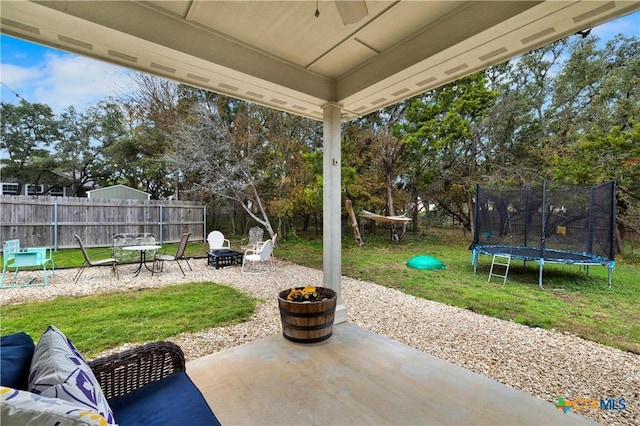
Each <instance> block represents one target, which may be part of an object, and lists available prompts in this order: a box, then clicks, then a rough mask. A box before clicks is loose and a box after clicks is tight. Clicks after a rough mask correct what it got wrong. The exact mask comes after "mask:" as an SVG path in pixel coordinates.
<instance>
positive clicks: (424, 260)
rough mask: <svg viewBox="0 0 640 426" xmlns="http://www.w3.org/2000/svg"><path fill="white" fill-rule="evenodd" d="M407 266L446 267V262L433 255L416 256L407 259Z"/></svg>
mask: <svg viewBox="0 0 640 426" xmlns="http://www.w3.org/2000/svg"><path fill="white" fill-rule="evenodd" d="M407 266H408V267H410V268H415V269H444V268H445V266H444V263H442V262H440V261H439V260H438V259H436V258H435V257H433V256H416V257H412V258H411V259H409V260H407Z"/></svg>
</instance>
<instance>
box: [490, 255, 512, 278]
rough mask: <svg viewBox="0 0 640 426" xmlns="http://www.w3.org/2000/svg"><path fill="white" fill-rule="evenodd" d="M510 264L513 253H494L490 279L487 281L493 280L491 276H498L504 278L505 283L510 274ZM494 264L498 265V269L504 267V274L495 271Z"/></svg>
mask: <svg viewBox="0 0 640 426" xmlns="http://www.w3.org/2000/svg"><path fill="white" fill-rule="evenodd" d="M496 258H497V259H496ZM509 265H511V255H509V254H494V255H493V259H492V260H491V269H490V270H489V279H488V280H487V282H491V277H498V278H502V285H504V284H505V283H506V282H507V275H509ZM494 266H498V269H500V268H504V274H503V275H501V274H499V273H497V272H493V267H494Z"/></svg>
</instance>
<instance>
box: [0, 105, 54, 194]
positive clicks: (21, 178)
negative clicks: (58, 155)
mask: <svg viewBox="0 0 640 426" xmlns="http://www.w3.org/2000/svg"><path fill="white" fill-rule="evenodd" d="M0 116H1V117H2V120H1V125H2V127H1V129H2V132H1V133H0V148H1V149H2V150H5V151H6V152H7V154H8V159H7V161H6V162H4V164H3V170H2V175H3V176H7V177H12V178H15V179H16V180H17V184H18V195H19V194H20V192H21V191H22V187H23V186H24V184H26V183H33V184H38V183H40V182H39V181H38V180H39V177H40V176H42V174H43V171H45V170H48V171H50V170H51V168H52V166H53V165H52V162H51V161H50V156H51V153H50V149H49V148H50V147H51V144H52V143H53V142H54V141H55V140H56V139H57V137H58V130H57V123H56V119H55V117H54V115H53V112H52V111H51V108H49V106H47V105H44V104H40V103H29V102H26V101H24V100H23V101H20V104H19V105H13V104H10V103H5V102H2V103H1V104H0Z"/></svg>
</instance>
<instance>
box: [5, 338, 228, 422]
mask: <svg viewBox="0 0 640 426" xmlns="http://www.w3.org/2000/svg"><path fill="white" fill-rule="evenodd" d="M38 345H40V342H39V343H38ZM72 348H73V346H72ZM34 349H35V345H34V343H33V340H31V338H30V337H29V336H28V335H27V334H25V333H15V334H12V335H8V336H3V337H2V342H1V346H0V359H1V362H2V365H1V366H0V368H1V370H0V376H1V377H0V378H1V381H2V383H0V384H1V385H2V386H3V388H0V389H2V391H0V394H1V395H0V396H1V397H2V404H1V408H2V412H1V417H0V423H2V424H3V425H5V424H6V425H11V424H24V423H23V422H24V417H22V418H20V417H19V416H14V417H11V416H12V414H16V411H15V410H14V411H12V408H11V406H10V404H9V403H7V401H6V399H7V395H8V394H9V393H11V392H10V391H13V392H14V393H15V394H17V393H18V391H17V390H16V389H20V393H21V394H23V395H24V394H28V395H30V396H33V398H34V400H35V401H36V402H38V401H39V399H40V398H41V395H35V396H34V394H32V393H31V392H28V391H27V387H26V385H27V383H29V388H32V386H33V385H32V384H31V381H32V378H33V375H34V372H33V369H34V366H33V364H34V363H35V362H36V361H35V359H36V355H35V354H34ZM36 353H37V350H36ZM32 356H33V359H34V361H32V359H31V357H32ZM78 356H79V354H78ZM87 365H88V366H89V368H90V369H91V371H92V372H93V374H94V375H95V379H96V380H97V381H98V383H99V384H100V386H99V388H101V390H102V392H103V394H104V397H105V399H106V401H107V402H108V406H109V407H110V408H111V410H112V419H111V421H109V422H108V423H115V424H118V425H119V426H130V425H145V426H146V425H184V424H188V423H190V424H194V425H219V424H220V423H219V421H218V419H217V418H216V417H215V415H214V414H213V412H212V411H211V409H210V408H209V405H208V404H207V402H206V401H205V399H204V397H203V396H202V393H201V392H200V391H199V390H198V388H197V387H196V386H195V385H194V384H193V382H192V381H191V379H190V378H189V376H187V374H186V371H185V359H184V354H183V352H182V350H181V349H180V347H179V346H177V345H175V344H173V343H170V342H153V343H148V344H145V345H142V346H138V347H135V348H132V349H129V350H125V351H123V352H120V353H117V354H114V355H110V356H106V357H103V358H98V359H96V360H94V361H91V362H88V363H87ZM29 375H30V377H29V378H28V377H27V376H29ZM69 377H70V376H69ZM79 382H80V381H79V380H75V379H74V383H79ZM95 388H98V386H95ZM30 390H32V391H33V390H34V389H30ZM36 393H39V392H36ZM62 393H63V392H59V394H62ZM42 399H46V398H42ZM62 402H63V403H64V401H62ZM35 405H37V404H35V403H34V404H29V407H28V408H29V409H33V407H34V406H35ZM27 411H28V410H27ZM18 414H22V415H24V413H18ZM96 417H97V415H96ZM99 418H100V420H101V421H100V422H98V423H96V424H104V419H103V418H102V417H99ZM105 418H107V417H105ZM20 419H21V421H19V422H18V421H17V420H20ZM12 420H13V421H12ZM36 420H37V421H35V423H38V424H40V423H41V419H40V418H37V419H36ZM56 421H58V420H56ZM56 424H92V423H85V422H78V423H75V422H66V419H65V420H64V421H58V423H56Z"/></svg>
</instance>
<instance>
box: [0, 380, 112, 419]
mask: <svg viewBox="0 0 640 426" xmlns="http://www.w3.org/2000/svg"><path fill="white" fill-rule="evenodd" d="M0 423H2V424H3V425H56V426H80V425H88V426H107V425H108V423H107V420H106V419H105V418H104V417H102V416H101V415H100V414H98V413H96V412H95V411H89V410H87V409H86V408H84V407H81V406H79V405H76V404H73V403H71V402H68V401H65V400H62V399H59V398H47V397H46V396H40V395H36V394H35V393H31V392H27V391H21V390H16V389H13V388H7V387H4V386H1V387H0Z"/></svg>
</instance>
